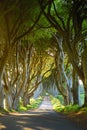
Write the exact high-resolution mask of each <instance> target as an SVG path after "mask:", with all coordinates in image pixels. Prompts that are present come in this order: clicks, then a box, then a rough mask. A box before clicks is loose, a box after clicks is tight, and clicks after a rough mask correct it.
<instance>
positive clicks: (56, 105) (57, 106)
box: [50, 96, 64, 111]
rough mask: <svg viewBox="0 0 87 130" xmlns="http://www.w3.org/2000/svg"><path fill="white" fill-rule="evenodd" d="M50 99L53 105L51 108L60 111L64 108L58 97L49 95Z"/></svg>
mask: <svg viewBox="0 0 87 130" xmlns="http://www.w3.org/2000/svg"><path fill="white" fill-rule="evenodd" d="M50 99H51V102H52V105H53V109H54V110H55V111H61V110H62V109H63V108H64V106H63V105H62V104H61V102H60V100H59V99H58V98H56V97H53V96H50Z"/></svg>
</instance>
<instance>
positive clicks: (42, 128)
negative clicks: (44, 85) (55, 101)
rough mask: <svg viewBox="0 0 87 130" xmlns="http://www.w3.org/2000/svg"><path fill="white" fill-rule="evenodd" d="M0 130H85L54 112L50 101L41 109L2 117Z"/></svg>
mask: <svg viewBox="0 0 87 130" xmlns="http://www.w3.org/2000/svg"><path fill="white" fill-rule="evenodd" d="M0 130H83V129H80V128H79V126H78V124H76V123H75V122H72V121H71V120H69V119H67V117H66V116H64V115H62V114H60V113H56V112H54V111H53V110H52V105H51V103H50V101H49V100H43V102H42V104H41V105H40V107H39V109H37V110H32V111H28V112H26V113H18V114H17V113H14V114H10V115H5V116H1V117H0Z"/></svg>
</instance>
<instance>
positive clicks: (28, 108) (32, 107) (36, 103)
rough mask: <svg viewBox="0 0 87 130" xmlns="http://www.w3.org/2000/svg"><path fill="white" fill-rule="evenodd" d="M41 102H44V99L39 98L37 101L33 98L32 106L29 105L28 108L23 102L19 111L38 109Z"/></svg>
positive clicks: (31, 100)
mask: <svg viewBox="0 0 87 130" xmlns="http://www.w3.org/2000/svg"><path fill="white" fill-rule="evenodd" d="M41 102H42V97H38V98H37V99H34V98H31V99H30V104H28V105H27V106H26V107H24V106H23V103H22V101H20V104H19V109H18V111H27V110H30V109H35V108H38V106H39V105H40V103H41Z"/></svg>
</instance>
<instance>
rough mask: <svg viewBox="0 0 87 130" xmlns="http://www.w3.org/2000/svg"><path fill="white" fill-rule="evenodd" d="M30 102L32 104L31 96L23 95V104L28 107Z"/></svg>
mask: <svg viewBox="0 0 87 130" xmlns="http://www.w3.org/2000/svg"><path fill="white" fill-rule="evenodd" d="M28 104H30V98H28V96H24V97H23V106H24V107H26V106H27V105H28Z"/></svg>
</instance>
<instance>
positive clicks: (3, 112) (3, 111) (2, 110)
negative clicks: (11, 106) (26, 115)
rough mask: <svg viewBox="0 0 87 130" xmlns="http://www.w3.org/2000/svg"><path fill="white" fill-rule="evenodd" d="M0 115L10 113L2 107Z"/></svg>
mask: <svg viewBox="0 0 87 130" xmlns="http://www.w3.org/2000/svg"><path fill="white" fill-rule="evenodd" d="M0 113H1V114H8V113H9V111H7V110H6V109H4V108H1V107H0Z"/></svg>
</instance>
